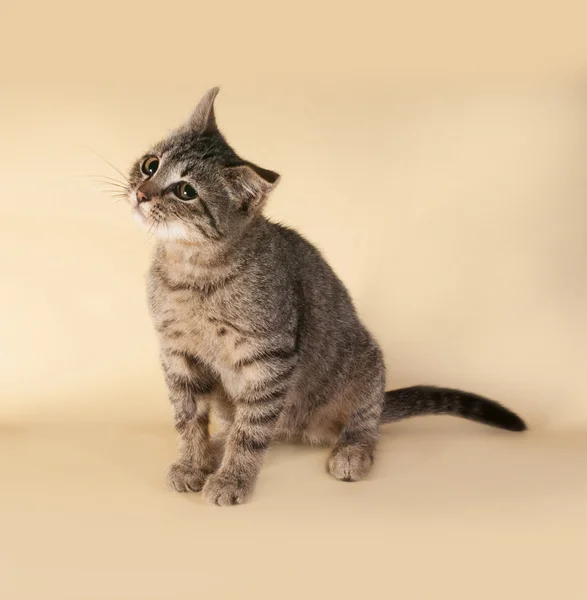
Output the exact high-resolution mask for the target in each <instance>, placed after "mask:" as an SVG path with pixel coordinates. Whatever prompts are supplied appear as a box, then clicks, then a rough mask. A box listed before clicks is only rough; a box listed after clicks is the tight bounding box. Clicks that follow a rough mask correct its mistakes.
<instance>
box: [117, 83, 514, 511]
mask: <svg viewBox="0 0 587 600" xmlns="http://www.w3.org/2000/svg"><path fill="white" fill-rule="evenodd" d="M216 93H217V90H211V91H210V92H209V93H208V94H207V95H206V96H205V97H204V99H203V100H202V101H201V103H200V104H199V105H198V107H197V108H196V111H195V112H194V115H193V116H192V118H191V119H190V120H189V122H188V123H187V124H186V125H184V126H183V127H181V128H180V129H178V130H177V131H175V132H173V133H172V134H171V135H170V136H169V137H168V138H167V139H165V140H164V141H162V142H161V143H159V144H157V145H156V146H155V147H154V148H152V149H151V150H150V151H149V152H148V153H147V154H146V155H145V156H144V157H142V158H141V159H139V160H138V161H137V163H136V164H135V165H134V166H133V168H132V170H131V172H130V177H129V190H128V191H129V201H130V203H131V205H132V206H133V208H134V211H135V214H136V216H137V218H138V220H139V221H140V222H141V223H142V224H143V225H144V226H145V227H146V228H147V229H149V231H150V232H152V233H153V234H154V235H156V236H157V238H158V244H157V247H156V251H155V254H154V257H153V262H152V266H151V269H150V272H149V285H148V291H149V304H150V309H151V313H152V317H153V322H154V325H155V328H156V330H157V332H158V335H159V341H160V347H161V361H162V366H163V372H164V375H165V380H166V383H167V387H168V391H169V398H170V401H171V404H172V407H173V410H174V415H175V426H176V429H177V432H178V435H179V439H180V457H179V460H178V461H177V462H176V463H175V464H174V465H172V467H171V468H170V470H169V473H168V484H169V486H170V487H171V488H172V489H175V490H177V491H180V492H190V491H198V490H200V489H203V491H204V495H205V497H206V498H207V499H208V500H209V501H210V502H212V503H215V504H218V505H231V504H238V503H241V502H244V501H245V499H246V498H247V496H248V495H249V494H250V493H251V490H252V489H253V486H254V483H255V480H256V477H257V474H258V472H259V470H260V468H261V465H262V462H263V457H264V455H265V453H266V451H267V449H268V448H269V446H270V444H271V442H272V441H273V440H275V439H282V440H298V441H303V442H307V443H311V444H329V445H331V446H332V452H331V455H330V458H329V460H328V465H327V466H328V470H329V472H330V473H331V474H332V475H333V476H334V477H336V478H338V479H340V480H342V481H356V480H359V479H361V478H362V477H364V476H365V475H366V474H367V473H368V472H369V469H370V468H371V465H372V463H373V457H374V452H375V448H376V445H377V440H378V436H379V430H380V425H381V423H382V422H388V421H392V420H397V419H400V418H404V417H409V416H414V415H416V414H430V413H441V414H455V415H459V416H463V417H466V418H470V419H474V420H478V421H481V422H483V423H489V424H492V425H496V426H498V427H503V428H506V429H512V430H521V429H523V427H524V424H523V422H522V421H521V420H520V419H519V418H518V417H517V416H516V415H514V414H513V413H511V412H510V411H508V410H507V409H505V408H503V407H501V406H500V405H498V404H497V403H494V402H491V401H489V400H486V399H484V398H481V397H479V396H474V395H471V394H467V393H465V392H458V391H455V390H442V389H438V388H429V387H417V388H408V389H406V390H400V391H396V392H388V393H387V395H386V393H385V387H384V385H385V367H384V362H383V357H382V354H381V351H380V349H379V346H378V345H377V343H376V341H375V340H374V339H373V337H372V336H371V335H370V333H369V332H368V331H367V330H366V329H365V327H364V326H363V325H362V323H361V322H360V320H359V318H358V316H357V314H356V311H355V309H354V307H353V304H352V302H351V299H350V297H349V294H348V293H347V290H346V289H345V287H344V285H343V284H342V283H341V281H340V280H339V279H338V277H337V276H336V275H335V274H334V273H333V271H332V269H331V268H330V267H329V266H328V264H327V263H326V262H325V261H324V259H323V258H322V256H321V255H320V253H319V252H318V251H317V250H316V248H314V247H313V246H312V245H311V244H310V243H308V242H307V241H306V240H304V239H303V238H302V237H301V236H300V235H298V234H297V233H295V232H294V231H292V230H290V229H288V228H285V227H282V226H280V225H276V224H274V223H271V222H269V221H268V220H267V219H265V218H264V217H263V216H262V209H263V206H264V204H265V202H266V200H267V197H268V195H269V194H270V192H271V191H272V190H273V188H274V187H275V185H276V184H277V182H278V180H279V176H278V175H277V174H276V173H273V172H272V171H268V170H266V169H262V168H260V167H257V166H256V165H254V164H252V163H250V162H248V161H244V160H242V159H241V158H240V157H239V156H238V155H237V154H236V153H235V152H234V150H233V149H232V148H231V147H230V146H229V145H228V144H227V143H226V141H225V139H224V137H223V136H222V135H221V133H220V132H219V131H218V128H217V127H216V120H215V117H214V108H213V102H214V98H215V96H216ZM145 157H156V158H157V159H158V166H157V169H156V170H153V172H150V173H149V174H148V175H145V174H144V173H143V172H142V167H141V166H142V165H143V170H144V163H143V161H144V160H145ZM149 164H151V165H152V164H154V163H153V161H152V160H151V161H150V163H149ZM179 181H184V182H186V183H187V184H189V185H191V186H193V188H195V190H197V196H196V197H195V198H192V199H188V200H187V201H184V200H182V199H181V198H179V197H178V196H176V195H175V192H174V190H177V189H178V188H177V187H176V184H177V183H178V182H179ZM137 194H139V195H137ZM139 196H140V198H141V201H140V202H139V200H138V198H139ZM210 411H212V412H213V413H214V415H215V417H216V419H217V421H218V423H219V424H220V425H221V431H220V433H219V436H218V438H217V439H213V440H212V439H211V438H210V434H209V418H210Z"/></svg>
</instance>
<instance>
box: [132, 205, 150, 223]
mask: <svg viewBox="0 0 587 600" xmlns="http://www.w3.org/2000/svg"><path fill="white" fill-rule="evenodd" d="M132 212H133V216H134V218H135V219H136V220H137V221H138V222H139V223H140V224H141V225H144V224H145V223H146V222H147V217H146V216H145V215H144V214H143V211H142V210H141V207H140V205H137V206H135V207H134V208H133V210H132Z"/></svg>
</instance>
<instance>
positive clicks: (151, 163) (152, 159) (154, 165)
mask: <svg viewBox="0 0 587 600" xmlns="http://www.w3.org/2000/svg"><path fill="white" fill-rule="evenodd" d="M158 168H159V159H158V158H157V157H156V156H149V157H148V158H145V160H144V161H143V164H142V165H141V171H142V172H143V173H144V174H145V175H148V176H149V177H152V176H153V175H155V173H156V172H157V169H158Z"/></svg>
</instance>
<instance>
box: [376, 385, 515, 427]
mask: <svg viewBox="0 0 587 600" xmlns="http://www.w3.org/2000/svg"><path fill="white" fill-rule="evenodd" d="M418 415H454V416H456V417H463V418H464V419H470V420H471V421H478V422H479V423H484V424H485V425H491V426H492V427H499V428H500V429H507V430H508V431H525V430H526V429H527V427H526V423H524V421H523V420H522V419H521V418H520V417H518V415H516V414H515V413H514V412H512V411H511V410H509V409H507V408H505V406H502V405H501V404H499V403H498V402H495V401H494V400H489V399H488V398H483V396H478V395H477V394H471V393H470V392H462V391H460V390H453V389H449V388H439V387H433V386H428V385H417V386H414V387H407V388H402V389H400V390H394V391H392V392H386V394H385V405H384V407H383V414H382V416H381V422H382V423H390V422H392V421H399V420H400V419H407V418H409V417H416V416H418Z"/></svg>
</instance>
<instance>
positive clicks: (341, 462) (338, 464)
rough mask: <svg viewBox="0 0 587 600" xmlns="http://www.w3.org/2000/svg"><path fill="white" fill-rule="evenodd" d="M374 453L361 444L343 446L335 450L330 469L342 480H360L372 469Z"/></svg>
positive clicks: (330, 461)
mask: <svg viewBox="0 0 587 600" xmlns="http://www.w3.org/2000/svg"><path fill="white" fill-rule="evenodd" d="M372 464H373V454H372V452H371V451H370V450H368V449H366V448H362V447H361V446H341V447H340V448H336V449H335V450H333V452H332V454H331V455H330V459H329V460H328V471H329V472H330V474H331V475H332V476H333V477H336V478H337V479H340V480H341V481H359V479H363V477H365V475H367V473H368V472H369V471H370V469H371V465H372Z"/></svg>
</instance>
